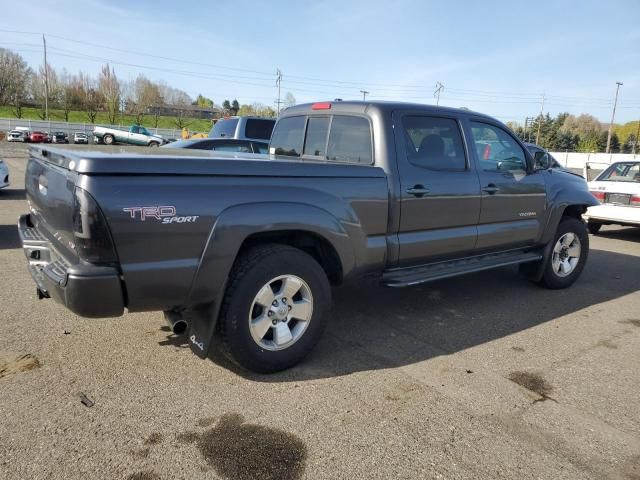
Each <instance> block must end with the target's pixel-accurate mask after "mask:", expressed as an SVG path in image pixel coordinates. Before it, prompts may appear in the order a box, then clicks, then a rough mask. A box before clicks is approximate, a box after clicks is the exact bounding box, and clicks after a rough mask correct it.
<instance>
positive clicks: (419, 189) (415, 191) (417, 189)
mask: <svg viewBox="0 0 640 480" xmlns="http://www.w3.org/2000/svg"><path fill="white" fill-rule="evenodd" d="M407 193H408V194H409V195H414V196H416V197H418V198H420V197H422V196H423V195H425V194H427V193H429V189H428V188H425V187H424V185H414V186H413V187H411V188H407Z"/></svg>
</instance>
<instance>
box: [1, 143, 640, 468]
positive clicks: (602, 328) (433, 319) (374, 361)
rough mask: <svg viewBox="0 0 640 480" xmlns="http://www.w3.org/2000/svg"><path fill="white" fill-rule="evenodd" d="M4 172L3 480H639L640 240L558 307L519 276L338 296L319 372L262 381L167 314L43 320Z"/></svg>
mask: <svg viewBox="0 0 640 480" xmlns="http://www.w3.org/2000/svg"><path fill="white" fill-rule="evenodd" d="M0 158H4V159H5V160H6V161H7V163H8V165H9V168H10V170H11V176H12V186H11V187H10V188H9V189H6V190H3V191H0V268H1V269H2V275H1V277H0V321H1V332H2V333H0V478H3V479H26V478H30V479H40V478H42V479H45V478H46V479H65V480H70V479H76V478H77V479H87V478H121V479H169V478H209V479H213V478H226V479H262V478H274V479H281V478H282V479H287V478H290V479H298V478H309V479H319V478H331V479H333V478H349V479H352V480H353V479H360V478H362V479H371V478H398V479H399V478H448V479H499V478H517V479H529V478H531V479H533V478H544V479H578V478H580V479H585V478H588V479H603V478H610V479H636V480H637V479H640V414H639V412H640V374H639V373H638V370H637V367H638V365H639V363H640V313H639V312H640V293H638V290H639V289H640V275H639V272H640V229H637V230H634V229H623V228H615V227H605V228H604V229H603V230H602V233H601V234H600V235H599V236H597V237H593V236H591V248H592V250H591V253H590V257H589V262H588V265H587V267H586V269H585V271H584V273H583V276H582V278H581V279H580V280H579V281H578V283H577V284H576V285H575V286H574V287H573V288H571V289H569V290H564V291H548V290H544V289H541V288H538V287H536V286H534V285H531V284H530V283H528V282H527V281H525V280H523V279H521V278H520V277H518V276H517V274H516V271H515V269H514V268H505V269H499V270H495V271H490V272H484V273H479V274H472V275H468V276H465V277H460V278H453V279H447V280H443V281H438V282H434V283H431V284H427V285H424V286H421V287H415V288H408V289H383V288H381V287H378V286H377V285H373V284H366V283H363V284H361V285H356V286H351V287H345V288H342V289H337V290H335V291H334V296H335V305H334V309H333V312H332V315H331V319H330V323H329V328H328V329H327V332H326V334H325V336H324V337H323V339H322V340H321V342H320V344H319V345H318V347H317V348H316V350H315V351H314V352H313V353H312V355H311V356H310V357H309V358H308V359H307V360H306V361H305V362H304V363H303V364H301V365H300V366H298V367H296V368H294V369H292V370H290V371H287V372H284V373H281V374H276V375H271V376H257V375H250V374H247V373H246V372H242V371H238V370H237V369H235V368H234V367H232V366H231V365H229V364H228V363H227V362H225V361H224V360H223V359H220V358H217V356H215V355H214V358H213V359H211V360H200V359H198V358H197V357H195V356H194V355H193V354H192V353H191V351H190V349H189V348H188V346H187V345H186V343H185V341H184V339H182V338H177V337H174V336H172V335H171V334H170V333H169V332H168V331H167V329H166V328H165V327H164V326H163V320H162V315H161V314H160V313H146V314H127V315H125V316H123V317H121V318H118V319H105V320H89V319H83V318H79V317H77V316H75V315H72V314H70V313H69V312H67V311H66V310H65V309H64V308H62V307H61V306H59V305H57V304H55V303H54V302H53V301H51V300H48V301H38V300H36V298H35V287H34V284H33V282H32V281H31V278H30V277H29V275H28V273H27V270H26V266H25V259H24V257H23V254H22V251H21V250H20V245H19V240H18V235H17V231H16V228H15V223H16V218H17V216H18V215H19V214H20V213H23V212H25V211H26V202H25V200H24V185H23V176H24V168H25V163H26V149H25V148H24V146H23V145H12V144H7V143H3V144H2V145H0ZM81 394H82V395H83V396H84V397H81ZM83 401H84V403H83ZM88 405H91V406H88Z"/></svg>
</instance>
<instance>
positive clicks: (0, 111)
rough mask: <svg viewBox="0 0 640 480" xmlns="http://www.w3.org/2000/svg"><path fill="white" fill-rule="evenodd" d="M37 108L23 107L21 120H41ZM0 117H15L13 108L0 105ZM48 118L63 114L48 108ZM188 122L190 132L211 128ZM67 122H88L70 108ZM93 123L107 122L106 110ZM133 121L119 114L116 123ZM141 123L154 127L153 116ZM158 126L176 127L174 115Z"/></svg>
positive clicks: (203, 123)
mask: <svg viewBox="0 0 640 480" xmlns="http://www.w3.org/2000/svg"><path fill="white" fill-rule="evenodd" d="M40 111H41V110H40V109H39V108H34V107H23V108H22V118H21V120H42V119H41V118H40V116H39V113H40ZM0 118H16V116H15V115H14V113H13V109H12V108H11V107H10V106H6V105H5V106H0ZM49 119H50V120H51V121H55V122H64V121H65V120H64V114H63V112H62V110H56V109H50V110H49ZM184 120H185V122H186V123H188V126H187V128H188V129H189V130H190V131H192V132H208V131H209V130H211V122H210V121H209V120H203V119H201V118H188V119H184ZM69 122H71V123H90V122H89V118H88V117H87V114H86V113H85V112H83V111H79V110H72V111H71V112H69ZM95 123H99V124H109V119H108V118H107V114H106V112H98V115H97V116H96V121H95ZM134 123H135V117H134V116H133V115H119V116H118V120H117V124H119V125H123V126H129V125H133V124H134ZM142 125H144V126H145V127H147V128H155V125H154V118H153V117H152V116H150V115H149V116H145V117H143V119H142ZM158 128H173V129H178V128H177V127H176V124H175V118H174V117H160V118H159V121H158Z"/></svg>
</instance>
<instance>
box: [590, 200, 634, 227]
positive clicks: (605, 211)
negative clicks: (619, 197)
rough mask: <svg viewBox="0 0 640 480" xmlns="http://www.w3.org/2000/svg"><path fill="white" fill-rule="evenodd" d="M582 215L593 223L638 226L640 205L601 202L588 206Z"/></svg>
mask: <svg viewBox="0 0 640 480" xmlns="http://www.w3.org/2000/svg"><path fill="white" fill-rule="evenodd" d="M583 217H584V219H585V220H586V221H591V222H594V223H613V224H616V225H630V226H640V207H631V206H626V205H611V204H603V205H598V206H595V207H589V208H588V209H587V212H586V213H585V214H584V215H583Z"/></svg>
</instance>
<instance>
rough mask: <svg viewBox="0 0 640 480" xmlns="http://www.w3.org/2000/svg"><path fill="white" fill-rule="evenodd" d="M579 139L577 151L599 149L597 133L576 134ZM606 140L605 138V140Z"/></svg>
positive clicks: (594, 150) (595, 150)
mask: <svg viewBox="0 0 640 480" xmlns="http://www.w3.org/2000/svg"><path fill="white" fill-rule="evenodd" d="M576 137H578V138H579V139H580V141H579V142H578V151H579V152H585V153H590V152H597V151H598V150H599V148H598V143H599V138H600V137H599V135H598V134H597V133H595V132H591V133H587V134H586V135H584V136H580V135H576ZM605 142H606V140H605Z"/></svg>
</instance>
